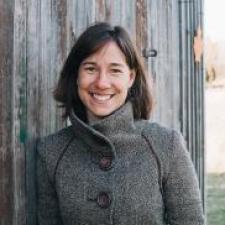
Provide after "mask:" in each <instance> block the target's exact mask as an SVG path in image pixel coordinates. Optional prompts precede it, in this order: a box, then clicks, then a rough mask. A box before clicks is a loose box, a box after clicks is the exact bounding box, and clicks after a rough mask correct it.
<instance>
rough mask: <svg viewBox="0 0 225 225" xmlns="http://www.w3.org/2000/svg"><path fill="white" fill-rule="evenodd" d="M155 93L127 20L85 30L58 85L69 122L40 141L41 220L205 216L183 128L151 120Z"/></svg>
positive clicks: (76, 224)
mask: <svg viewBox="0 0 225 225" xmlns="http://www.w3.org/2000/svg"><path fill="white" fill-rule="evenodd" d="M150 91H151V89H150V88H149V85H148V82H147V77H146V74H145V72H144V70H143V67H142V65H141V62H140V59H139V57H138V54H137V52H136V50H135V48H134V46H133V44H132V42H131V40H130V38H129V36H128V34H127V33H126V31H125V30H124V29H123V28H122V27H119V26H115V27H112V26H111V25H109V24H107V23H98V24H95V25H93V26H91V27H89V28H87V30H86V31H85V32H84V33H83V34H82V35H81V36H80V37H79V39H78V40H77V42H76V43H75V45H74V46H73V48H72V50H71V52H70V54H69V56H68V58H67V60H66V62H65V65H64V67H63V69H62V72H61V76H60V79H59V82H58V85H57V87H56V90H55V93H54V97H55V99H56V100H57V101H58V102H60V103H62V106H63V107H64V109H65V113H64V115H63V116H64V118H69V119H70V121H71V124H72V125H71V126H69V127H67V128H65V129H63V130H61V131H59V132H57V133H55V134H53V135H50V136H48V137H46V138H45V139H43V140H42V141H41V142H40V143H39V145H38V160H37V178H38V220H39V224H40V225H53V224H54V225H55V224H57V225H81V224H82V225H84V224H86V225H103V224H115V225H153V224H154V225H156V224H157V225H164V224H170V225H175V224H176V225H177V224H179V225H185V224H186V225H192V224H193V225H197V224H204V220H203V212H202V206H201V201H200V195H199V189H198V183H197V179H196V174H195V171H194V168H193V165H192V162H191V160H190V157H189V154H188V152H187V151H186V149H185V147H184V144H183V139H182V137H181V135H180V134H179V133H177V132H176V131H174V130H170V129H167V128H164V127H161V126H159V125H158V124H156V123H149V122H148V120H147V119H148V118H149V115H150V112H151V109H152V96H151V93H150Z"/></svg>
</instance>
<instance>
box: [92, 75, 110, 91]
mask: <svg viewBox="0 0 225 225" xmlns="http://www.w3.org/2000/svg"><path fill="white" fill-rule="evenodd" d="M110 85H111V82H110V79H109V76H108V75H107V73H106V72H99V75H98V76H97V78H96V80H95V86H96V87H97V88H99V89H106V88H110Z"/></svg>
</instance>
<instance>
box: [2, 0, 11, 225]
mask: <svg viewBox="0 0 225 225" xmlns="http://www.w3.org/2000/svg"><path fill="white" fill-rule="evenodd" d="M13 22H14V1H0V49H1V60H0V224H1V225H9V224H13V205H14V199H13V167H12V163H13V152H12V123H13V121H12V104H11V101H12V82H13V80H12V73H13V71H12V70H13V67H12V64H13V45H12V43H13Z"/></svg>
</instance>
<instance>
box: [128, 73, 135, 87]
mask: <svg viewBox="0 0 225 225" xmlns="http://www.w3.org/2000/svg"><path fill="white" fill-rule="evenodd" d="M135 78H136V73H135V71H134V70H131V72H130V80H129V85H128V86H129V88H130V87H132V85H133V83H134V81H135Z"/></svg>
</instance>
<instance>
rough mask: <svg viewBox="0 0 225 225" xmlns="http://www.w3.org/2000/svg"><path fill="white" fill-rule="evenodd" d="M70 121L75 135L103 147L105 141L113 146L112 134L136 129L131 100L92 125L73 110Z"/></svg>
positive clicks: (91, 144)
mask: <svg viewBox="0 0 225 225" xmlns="http://www.w3.org/2000/svg"><path fill="white" fill-rule="evenodd" d="M70 121H71V123H72V126H73V129H74V132H75V135H76V136H78V137H79V138H81V139H82V140H84V142H85V143H86V144H88V145H89V146H90V147H93V145H94V146H96V144H97V145H99V147H102V146H104V144H103V143H102V142H104V143H105V144H107V145H110V146H111V148H112V147H113V146H112V143H111V141H110V136H111V135H113V134H118V133H121V132H129V131H132V130H133V129H134V119H133V109H132V104H131V103H130V102H127V103H125V104H124V105H123V106H122V107H120V108H119V109H118V110H117V111H115V112H114V113H112V114H111V115H109V116H107V117H105V118H103V119H101V120H99V121H96V122H95V123H93V124H92V125H89V124H87V123H85V122H83V121H82V120H80V119H79V118H78V117H77V115H76V114H75V113H74V112H73V111H71V113H70ZM102 144H103V145H102Z"/></svg>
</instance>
